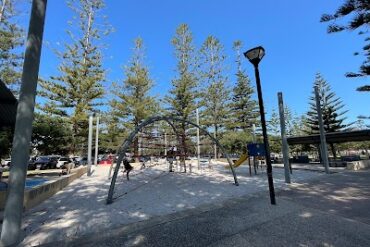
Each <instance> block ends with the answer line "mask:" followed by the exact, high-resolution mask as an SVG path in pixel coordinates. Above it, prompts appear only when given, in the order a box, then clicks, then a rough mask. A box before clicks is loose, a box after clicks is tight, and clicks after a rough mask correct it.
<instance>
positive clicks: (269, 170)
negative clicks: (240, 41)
mask: <svg viewBox="0 0 370 247" xmlns="http://www.w3.org/2000/svg"><path fill="white" fill-rule="evenodd" d="M255 49H260V50H261V52H263V53H262V55H261V56H260V57H256V58H252V59H251V58H250V57H248V52H250V51H252V50H255ZM244 55H245V56H246V57H247V58H248V59H249V61H250V62H251V63H252V64H253V65H254V72H255V76H256V84H257V94H258V104H259V107H260V115H261V125H262V133H263V143H264V145H265V158H266V166H267V179H268V184H269V191H270V201H271V204H272V205H275V204H276V200H275V189H274V180H273V178H272V165H271V157H270V145H269V141H268V136H267V129H266V119H265V109H264V106H263V97H262V89H261V80H260V73H259V69H258V64H259V62H260V61H261V59H262V57H263V55H264V49H263V48H262V47H256V48H253V49H251V50H249V51H247V52H245V53H244Z"/></svg>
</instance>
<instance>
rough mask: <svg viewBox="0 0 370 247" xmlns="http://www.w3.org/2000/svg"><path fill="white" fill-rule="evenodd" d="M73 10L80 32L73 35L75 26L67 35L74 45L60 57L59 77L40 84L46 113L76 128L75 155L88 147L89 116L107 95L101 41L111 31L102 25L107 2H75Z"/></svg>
mask: <svg viewBox="0 0 370 247" xmlns="http://www.w3.org/2000/svg"><path fill="white" fill-rule="evenodd" d="M69 6H70V8H71V9H72V10H73V11H74V12H75V14H76V16H77V17H76V19H77V21H78V28H79V30H78V31H75V32H73V31H72V30H73V27H75V26H77V25H75V24H74V23H71V29H70V30H68V31H67V33H68V34H69V35H70V37H71V40H72V43H70V44H65V50H64V51H63V52H59V53H57V55H58V56H59V58H60V60H61V64H60V65H59V72H60V73H59V75H56V76H51V77H50V80H47V81H41V82H40V84H41V86H42V92H41V95H42V96H44V97H46V98H47V99H48V100H49V101H48V102H47V103H46V104H45V105H44V106H43V111H45V112H47V113H51V114H55V115H58V116H63V117H66V118H67V119H68V121H69V122H70V124H71V125H72V141H71V147H70V152H71V153H75V152H76V151H79V150H80V151H81V149H83V148H84V147H85V146H86V145H84V144H85V143H86V141H85V139H86V137H87V131H88V115H89V114H91V113H92V112H95V111H96V107H97V106H99V105H100V104H101V103H100V102H99V101H98V99H100V98H102V96H103V94H104V89H103V86H102V82H104V81H105V69H104V68H103V67H102V52H101V46H100V43H99V41H100V40H101V38H102V35H105V34H107V30H108V31H109V28H107V26H106V25H104V23H98V17H99V15H98V13H99V11H101V10H102V8H103V7H104V2H103V0H73V1H71V2H69ZM98 27H100V28H98Z"/></svg>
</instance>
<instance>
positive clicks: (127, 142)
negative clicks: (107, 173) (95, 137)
mask: <svg viewBox="0 0 370 247" xmlns="http://www.w3.org/2000/svg"><path fill="white" fill-rule="evenodd" d="M159 121H166V122H167V123H168V124H169V125H170V126H171V127H172V128H174V125H173V124H172V123H171V121H173V122H185V123H187V124H189V125H192V126H194V127H196V128H198V129H199V130H201V131H203V132H204V133H206V134H207V135H208V136H209V138H211V140H212V141H213V142H214V143H215V144H216V145H217V146H218V147H219V149H220V150H221V152H222V153H223V154H224V155H225V156H226V159H227V161H228V163H229V166H230V169H231V171H232V174H233V177H234V182H235V185H236V186H238V185H239V183H238V179H237V177H236V174H235V170H234V167H233V163H232V162H231V160H230V157H229V155H228V154H227V153H226V152H225V149H224V148H223V147H222V145H221V144H220V142H219V141H218V140H217V139H216V138H214V137H213V136H212V135H211V134H210V133H209V132H208V131H207V130H206V129H203V128H201V127H200V126H199V125H197V124H195V123H193V122H191V121H188V120H185V119H181V118H178V117H174V116H154V117H150V118H148V119H146V120H145V121H143V122H142V123H141V124H139V126H137V127H136V128H135V130H134V131H133V132H131V134H130V135H129V136H128V138H126V140H125V141H124V142H123V144H122V146H121V147H120V148H119V149H118V154H119V156H118V159H117V165H116V167H115V168H114V173H113V177H112V180H111V184H110V187H109V192H108V198H107V204H111V203H112V202H113V193H114V186H115V184H116V180H117V176H118V172H119V168H120V166H121V163H122V160H123V158H124V157H125V155H126V151H127V149H128V148H129V147H130V145H131V143H132V142H133V140H134V138H135V136H136V135H137V133H139V131H140V130H141V129H142V128H144V127H145V126H147V125H149V124H152V123H155V122H159ZM175 133H176V132H175Z"/></svg>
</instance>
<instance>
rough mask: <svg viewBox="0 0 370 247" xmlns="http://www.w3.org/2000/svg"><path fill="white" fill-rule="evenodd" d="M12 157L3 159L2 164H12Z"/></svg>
mask: <svg viewBox="0 0 370 247" xmlns="http://www.w3.org/2000/svg"><path fill="white" fill-rule="evenodd" d="M11 161H12V160H11V159H10V158H9V159H5V160H2V161H1V165H2V166H10V163H11Z"/></svg>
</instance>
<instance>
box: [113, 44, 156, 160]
mask: <svg viewBox="0 0 370 247" xmlns="http://www.w3.org/2000/svg"><path fill="white" fill-rule="evenodd" d="M133 53H134V54H133V56H132V58H131V60H130V62H129V66H127V67H125V74H126V79H125V80H124V81H123V84H122V85H117V84H116V85H115V86H114V88H113V89H114V90H113V94H114V95H115V96H116V98H115V99H113V100H112V101H111V107H112V110H113V115H114V116H116V117H117V119H119V120H122V121H123V122H124V123H125V124H126V125H125V127H126V129H128V130H129V131H133V130H134V129H135V128H136V127H137V126H138V125H139V124H140V123H141V122H142V121H143V120H144V119H145V118H147V117H149V116H151V115H152V114H153V113H154V112H155V110H156V109H158V104H157V102H156V101H155V99H154V97H152V96H150V95H149V93H150V90H151V88H152V86H153V81H152V79H151V78H150V76H149V69H148V68H147V67H146V66H145V64H144V60H145V49H144V46H143V40H142V39H141V38H137V39H136V40H135V47H134V49H133ZM138 149H139V145H138V138H136V139H135V141H134V155H135V157H138V155H139V153H138Z"/></svg>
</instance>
